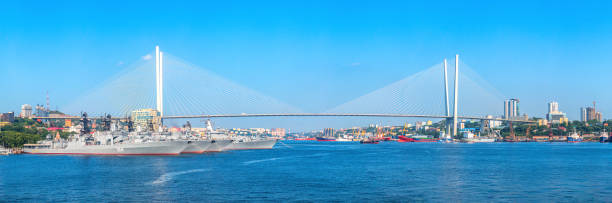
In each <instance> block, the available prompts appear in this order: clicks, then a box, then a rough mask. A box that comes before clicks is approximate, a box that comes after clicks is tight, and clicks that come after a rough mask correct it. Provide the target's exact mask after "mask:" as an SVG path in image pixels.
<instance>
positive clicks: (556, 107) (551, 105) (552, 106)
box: [548, 101, 559, 113]
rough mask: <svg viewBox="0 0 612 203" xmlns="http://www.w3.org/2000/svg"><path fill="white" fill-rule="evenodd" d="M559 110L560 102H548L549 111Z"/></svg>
mask: <svg viewBox="0 0 612 203" xmlns="http://www.w3.org/2000/svg"><path fill="white" fill-rule="evenodd" d="M555 112H559V103H557V102H555V101H553V102H550V103H548V113H555Z"/></svg>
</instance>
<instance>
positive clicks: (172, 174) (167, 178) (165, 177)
mask: <svg viewBox="0 0 612 203" xmlns="http://www.w3.org/2000/svg"><path fill="white" fill-rule="evenodd" d="M210 170H211V169H192V170H186V171H177V172H170V173H165V174H163V175H161V176H159V178H157V179H156V180H155V181H153V182H150V183H149V184H150V185H159V184H163V183H166V182H168V181H170V180H172V179H173V178H174V177H176V176H179V175H185V174H190V173H200V172H206V171H210Z"/></svg>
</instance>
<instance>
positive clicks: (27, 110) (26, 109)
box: [19, 104, 32, 118]
mask: <svg viewBox="0 0 612 203" xmlns="http://www.w3.org/2000/svg"><path fill="white" fill-rule="evenodd" d="M19 117H22V118H30V117H32V105H29V104H24V105H21V113H19Z"/></svg>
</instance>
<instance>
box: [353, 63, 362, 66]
mask: <svg viewBox="0 0 612 203" xmlns="http://www.w3.org/2000/svg"><path fill="white" fill-rule="evenodd" d="M359 65H361V63H359V62H353V63H351V66H359Z"/></svg>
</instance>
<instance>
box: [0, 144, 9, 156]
mask: <svg viewBox="0 0 612 203" xmlns="http://www.w3.org/2000/svg"><path fill="white" fill-rule="evenodd" d="M9 154H11V150H9V149H6V148H4V147H2V146H0V155H9Z"/></svg>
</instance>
